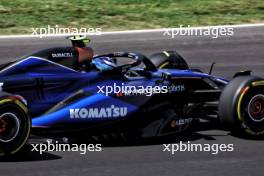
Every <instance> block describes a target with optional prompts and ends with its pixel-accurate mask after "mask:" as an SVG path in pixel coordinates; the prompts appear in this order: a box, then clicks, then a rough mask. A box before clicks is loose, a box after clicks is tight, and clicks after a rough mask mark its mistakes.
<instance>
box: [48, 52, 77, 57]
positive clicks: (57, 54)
mask: <svg viewBox="0 0 264 176" xmlns="http://www.w3.org/2000/svg"><path fill="white" fill-rule="evenodd" d="M52 57H53V58H57V57H73V54H72V53H52Z"/></svg>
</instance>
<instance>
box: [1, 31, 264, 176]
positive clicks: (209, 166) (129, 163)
mask: <svg viewBox="0 0 264 176" xmlns="http://www.w3.org/2000/svg"><path fill="white" fill-rule="evenodd" d="M91 38H92V43H91V45H92V46H93V47H94V49H95V51H96V53H97V54H101V53H108V52H113V51H139V52H142V53H145V54H146V55H150V54H151V53H155V52H159V51H162V50H177V51H178V52H179V53H180V54H181V55H183V56H184V57H185V58H186V60H187V61H188V62H189V63H190V65H191V67H200V68H202V69H203V70H204V71H208V70H209V67H210V64H211V63H212V62H216V63H217V64H216V66H215V69H214V71H213V74H216V75H222V76H226V77H228V78H231V77H232V75H233V74H234V73H235V72H236V71H240V70H253V73H254V74H256V75H260V76H264V72H263V71H264V27H250V28H240V29H235V31H234V36H232V37H226V36H225V37H220V38H218V39H212V38H211V37H191V36H183V37H182V36H178V37H176V38H174V39H171V38H170V37H169V36H164V35H163V34H162V32H152V33H140V34H121V35H103V36H92V37H91ZM60 45H62V46H63V45H69V42H68V41H67V40H64V39H63V38H42V39H39V38H34V39H32V38H24V39H1V40H0V53H1V56H0V63H4V62H7V61H10V60H14V59H15V58H17V57H20V56H22V55H25V54H28V53H31V52H33V51H35V50H38V49H43V48H46V47H51V46H60ZM212 128H213V127H212ZM179 140H183V141H191V142H192V143H200V144H205V143H209V144H214V143H216V144H234V151H233V152H220V153H219V154H217V155H213V154H210V153H209V152H176V153H175V154H174V155H171V153H169V152H163V151H162V150H163V149H164V147H163V145H162V144H163V143H178V142H179ZM263 155H264V143H263V139H249V138H246V139H245V138H242V137H237V136H234V135H231V134H230V133H229V132H227V131H222V130H215V129H211V127H210V126H206V127H201V128H200V130H198V131H197V132H193V133H191V134H189V135H186V136H183V137H181V138H177V137H175V138H171V139H166V140H156V141H151V142H147V143H146V142H141V143H131V144H130V145H122V144H113V145H108V146H105V147H103V151H102V152H89V153H87V154H86V155H80V154H79V153H78V152H46V153H44V154H43V155H40V154H38V153H36V152H30V149H28V150H25V151H23V152H22V153H21V154H20V155H18V156H16V157H14V158H12V159H9V160H4V161H0V175H1V176H9V175H19V176H24V175H28V176H37V175H50V176H52V175H56V176H61V175H63V176H64V175H65V176H68V175H69V176H70V175H75V176H77V175H91V176H97V175H106V176H110V175H113V176H119V175H126V176H129V175H131V176H135V175H149V176H154V175H157V176H166V175H203V176H207V175H208V176H210V175H215V176H217V175H219V176H223V175H263V172H264V167H263V163H264V159H263Z"/></svg>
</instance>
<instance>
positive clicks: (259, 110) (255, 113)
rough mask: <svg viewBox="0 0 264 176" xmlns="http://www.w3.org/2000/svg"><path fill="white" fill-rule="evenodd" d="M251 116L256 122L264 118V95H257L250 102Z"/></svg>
mask: <svg viewBox="0 0 264 176" xmlns="http://www.w3.org/2000/svg"><path fill="white" fill-rule="evenodd" d="M248 114H249V117H250V118H251V119H252V120H253V121H255V122H261V121H263V120H264V95H261V94H259V95H255V96H254V97H252V98H251V100H250V101H249V103H248Z"/></svg>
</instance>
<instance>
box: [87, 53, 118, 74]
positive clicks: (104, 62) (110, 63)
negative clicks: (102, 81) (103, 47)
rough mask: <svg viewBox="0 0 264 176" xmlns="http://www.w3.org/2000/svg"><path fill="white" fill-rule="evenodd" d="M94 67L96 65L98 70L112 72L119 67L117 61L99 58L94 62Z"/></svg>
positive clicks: (103, 57) (104, 57)
mask: <svg viewBox="0 0 264 176" xmlns="http://www.w3.org/2000/svg"><path fill="white" fill-rule="evenodd" d="M91 64H92V65H94V66H95V67H96V68H97V69H98V70H100V71H101V72H102V71H110V70H113V69H114V68H116V67H117V64H116V62H115V60H114V59H113V58H111V57H106V56H102V57H98V58H95V59H93V60H92V63H91Z"/></svg>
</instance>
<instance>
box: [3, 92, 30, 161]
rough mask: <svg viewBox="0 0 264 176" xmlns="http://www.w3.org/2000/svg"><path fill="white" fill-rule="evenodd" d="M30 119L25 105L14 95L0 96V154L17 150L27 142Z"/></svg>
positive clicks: (5, 154)
mask: <svg viewBox="0 0 264 176" xmlns="http://www.w3.org/2000/svg"><path fill="white" fill-rule="evenodd" d="M30 129H31V119H30V117H29V116H28V111H27V107H26V105H25V104H24V103H23V102H22V101H21V100H19V99H18V98H17V97H15V96H8V97H1V98H0V156H8V155H12V154H15V153H16V152H18V151H19V150H20V149H21V148H22V147H23V146H24V145H25V144H26V142H27V140H28V137H29V134H30Z"/></svg>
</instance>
